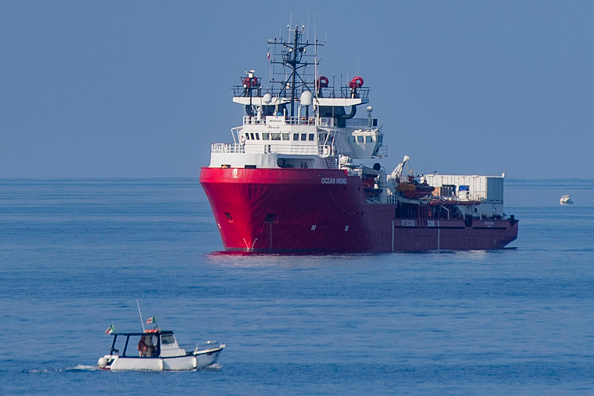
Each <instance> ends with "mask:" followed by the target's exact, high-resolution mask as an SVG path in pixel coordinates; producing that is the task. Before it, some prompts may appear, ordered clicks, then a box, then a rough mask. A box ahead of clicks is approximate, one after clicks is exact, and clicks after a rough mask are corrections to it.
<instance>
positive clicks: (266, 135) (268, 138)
mask: <svg viewBox="0 0 594 396" xmlns="http://www.w3.org/2000/svg"><path fill="white" fill-rule="evenodd" d="M262 140H270V133H268V132H262Z"/></svg>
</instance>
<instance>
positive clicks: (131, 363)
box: [99, 348, 223, 371]
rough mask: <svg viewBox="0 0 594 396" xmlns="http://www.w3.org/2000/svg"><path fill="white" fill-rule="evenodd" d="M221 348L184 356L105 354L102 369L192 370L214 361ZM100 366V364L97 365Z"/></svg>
mask: <svg viewBox="0 0 594 396" xmlns="http://www.w3.org/2000/svg"><path fill="white" fill-rule="evenodd" d="M222 350H223V348H216V349H212V350H206V351H200V352H198V353H196V354H191V355H185V356H173V357H165V358H159V357H155V358H146V357H127V356H126V357H121V356H115V355H105V356H104V357H103V359H106V361H107V362H111V363H110V364H107V365H105V366H104V367H102V368H104V369H107V370H111V371H192V370H199V369H202V368H204V367H207V366H210V365H211V364H214V363H216V361H217V359H218V357H219V354H220V353H221V351H222ZM99 366H101V364H100V365H99Z"/></svg>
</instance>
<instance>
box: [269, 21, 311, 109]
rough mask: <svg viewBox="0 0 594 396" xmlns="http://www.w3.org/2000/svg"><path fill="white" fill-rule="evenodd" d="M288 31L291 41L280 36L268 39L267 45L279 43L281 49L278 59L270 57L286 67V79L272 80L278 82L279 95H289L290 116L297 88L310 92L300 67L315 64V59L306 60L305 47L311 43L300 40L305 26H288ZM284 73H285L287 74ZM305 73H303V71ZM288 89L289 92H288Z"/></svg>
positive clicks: (273, 62) (275, 62)
mask: <svg viewBox="0 0 594 396" xmlns="http://www.w3.org/2000/svg"><path fill="white" fill-rule="evenodd" d="M287 28H288V30H289V32H292V33H293V37H292V39H291V41H288V40H287V41H283V40H282V38H281V39H279V40H277V39H274V40H268V44H269V45H281V46H282V47H283V49H282V50H281V54H280V60H276V58H272V59H271V61H270V62H271V63H272V64H273V65H274V64H279V65H282V66H283V67H284V68H285V70H287V69H288V71H289V73H287V74H288V76H287V78H286V79H283V80H281V81H274V79H273V80H272V82H273V83H277V84H280V85H281V86H280V91H279V96H280V97H290V98H291V117H294V116H295V101H296V98H297V94H298V93H299V92H298V89H299V88H300V89H301V92H304V91H309V92H312V90H311V89H310V87H309V85H308V83H307V81H305V80H304V79H303V78H302V75H301V74H300V73H299V70H300V69H303V68H306V67H307V66H309V65H312V64H316V63H317V59H316V58H314V60H313V62H310V61H308V60H307V58H306V57H307V55H306V52H307V47H310V46H312V45H313V44H311V43H309V41H307V40H306V41H305V42H303V41H302V38H303V32H304V31H305V26H302V27H301V29H300V28H299V26H295V28H294V29H291V28H290V26H288V27H287ZM317 45H323V44H319V43H318V44H317ZM287 74H285V75H287ZM303 75H305V73H303ZM288 90H290V94H289V92H288Z"/></svg>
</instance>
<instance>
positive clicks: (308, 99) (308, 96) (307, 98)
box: [300, 91, 313, 106]
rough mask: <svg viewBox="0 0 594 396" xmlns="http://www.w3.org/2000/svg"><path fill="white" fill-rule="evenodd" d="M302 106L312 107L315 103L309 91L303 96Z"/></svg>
mask: <svg viewBox="0 0 594 396" xmlns="http://www.w3.org/2000/svg"><path fill="white" fill-rule="evenodd" d="M300 100H301V104H302V105H303V106H311V104H312V103H313V95H312V94H311V92H309V91H305V92H303V93H302V94H301V99H300Z"/></svg>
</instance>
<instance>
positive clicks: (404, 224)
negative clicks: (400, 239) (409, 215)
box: [402, 220, 415, 227]
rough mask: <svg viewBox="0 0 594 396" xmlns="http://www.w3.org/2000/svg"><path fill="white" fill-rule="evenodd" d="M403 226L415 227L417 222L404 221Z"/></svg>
mask: <svg viewBox="0 0 594 396" xmlns="http://www.w3.org/2000/svg"><path fill="white" fill-rule="evenodd" d="M402 226H403V227H415V221H414V220H402Z"/></svg>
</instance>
